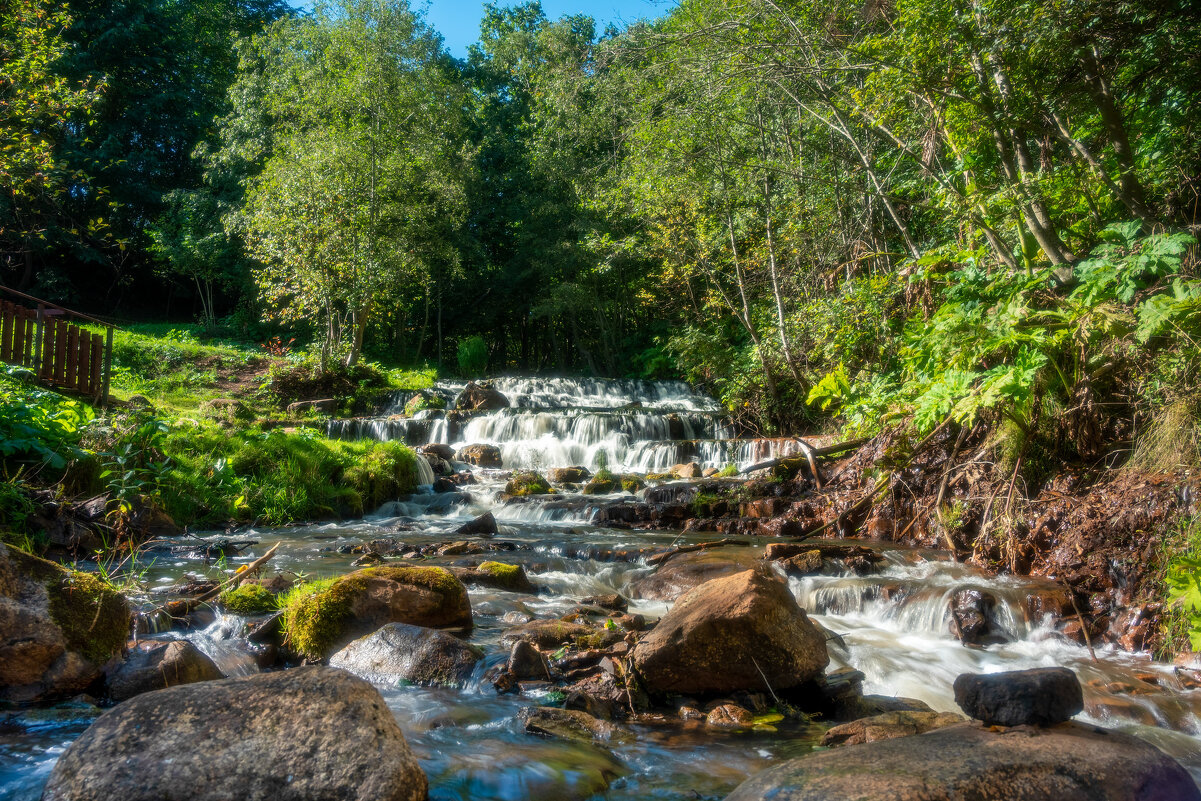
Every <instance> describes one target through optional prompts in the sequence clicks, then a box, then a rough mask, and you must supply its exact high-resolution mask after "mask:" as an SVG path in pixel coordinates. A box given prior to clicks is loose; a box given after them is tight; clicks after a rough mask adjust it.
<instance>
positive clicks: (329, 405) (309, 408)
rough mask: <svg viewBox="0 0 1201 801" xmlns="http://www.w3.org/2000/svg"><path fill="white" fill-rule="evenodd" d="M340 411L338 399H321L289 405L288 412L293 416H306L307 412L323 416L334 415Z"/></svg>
mask: <svg viewBox="0 0 1201 801" xmlns="http://www.w3.org/2000/svg"><path fill="white" fill-rule="evenodd" d="M337 410H338V400H337V398H321V399H320V400H303V401H296V402H295V403H289V404H288V411H289V412H290V413H292V414H304V413H305V412H320V413H321V414H333V413H334V412H336V411H337Z"/></svg>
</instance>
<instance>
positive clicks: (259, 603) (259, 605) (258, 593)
mask: <svg viewBox="0 0 1201 801" xmlns="http://www.w3.org/2000/svg"><path fill="white" fill-rule="evenodd" d="M219 600H220V602H221V605H222V606H224V607H225V608H226V609H227V610H228V611H230V612H233V613H234V614H235V615H265V614H268V613H270V612H274V611H275V610H276V609H277V608H278V602H277V601H276V599H275V596H274V595H272V594H271V592H270V591H268V590H267V589H266V588H265V587H263V586H262V585H260V584H254V583H251V582H246V583H243V584H239V585H238V586H237V587H235V588H233V589H232V590H227V591H226V592H223V593H221V597H220V599H219Z"/></svg>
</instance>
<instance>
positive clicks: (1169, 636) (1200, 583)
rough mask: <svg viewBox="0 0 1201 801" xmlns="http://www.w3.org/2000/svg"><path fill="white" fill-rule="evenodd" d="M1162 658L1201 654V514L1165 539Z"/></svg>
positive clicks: (1177, 528) (1181, 525) (1181, 524)
mask: <svg viewBox="0 0 1201 801" xmlns="http://www.w3.org/2000/svg"><path fill="white" fill-rule="evenodd" d="M1161 559H1162V562H1163V565H1164V569H1163V593H1164V600H1165V603H1164V613H1163V635H1164V636H1163V641H1162V643H1161V645H1160V651H1161V654H1160V655H1161V656H1163V657H1164V658H1168V657H1170V656H1171V655H1173V654H1175V653H1180V652H1183V651H1185V650H1192V651H1193V652H1194V653H1198V652H1201V515H1196V516H1193V517H1185V518H1181V519H1180V521H1179V522H1178V523H1177V526H1176V529H1175V530H1174V531H1173V532H1171V533H1170V534H1169V535H1168V536H1167V537H1165V538H1164V540H1163V552H1162V554H1161Z"/></svg>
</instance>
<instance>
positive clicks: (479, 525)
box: [455, 512, 497, 537]
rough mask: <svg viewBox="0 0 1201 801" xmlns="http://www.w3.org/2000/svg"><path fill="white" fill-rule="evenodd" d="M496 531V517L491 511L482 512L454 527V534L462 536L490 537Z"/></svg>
mask: <svg viewBox="0 0 1201 801" xmlns="http://www.w3.org/2000/svg"><path fill="white" fill-rule="evenodd" d="M496 533H497V528H496V518H495V517H493V516H492V513H491V512H484V513H483V514H482V515H480V516H479V517H477V518H476V519H475V520H472V521H471V522H470V523H464V524H463V525H461V526H459V527H458V528H457V529H455V534H458V535H459V536H463V537H491V536H492V535H493V534H496Z"/></svg>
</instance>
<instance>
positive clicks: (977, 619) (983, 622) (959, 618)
mask: <svg viewBox="0 0 1201 801" xmlns="http://www.w3.org/2000/svg"><path fill="white" fill-rule="evenodd" d="M950 605H951V633H952V634H954V635H955V636H956V637H958V638H959V640H960V641H961V642H962V643H963V644H964V645H979V644H980V643H982V642H984V640H985V639H986V638H987V637H988V636H989V635H990V634H991V633H992V627H991V625H990V624H989V622H988V618H989V612H990V611H991V610H992V608H993V606H995V605H996V599H995V598H993V597H992V596H991V595H989V594H988V593H986V592H982V591H981V590H975V589H964V590H959V591H958V592H956V593H955V594H954V595H953V596H951V601H950Z"/></svg>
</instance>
